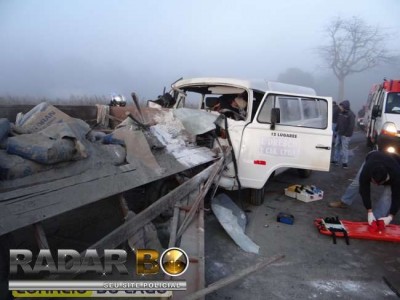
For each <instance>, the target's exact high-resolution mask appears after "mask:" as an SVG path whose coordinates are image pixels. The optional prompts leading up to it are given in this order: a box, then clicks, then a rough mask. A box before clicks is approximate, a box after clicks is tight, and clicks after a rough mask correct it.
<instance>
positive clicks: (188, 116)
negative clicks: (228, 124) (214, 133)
mask: <svg viewBox="0 0 400 300" xmlns="http://www.w3.org/2000/svg"><path fill="white" fill-rule="evenodd" d="M173 114H174V116H175V117H176V118H177V119H179V120H180V121H181V122H182V124H183V126H184V127H185V129H186V130H187V132H189V133H190V134H192V135H199V134H203V133H206V132H208V131H211V130H214V129H215V124H214V121H215V120H216V119H217V117H218V115H214V114H211V113H208V112H205V111H202V110H198V109H190V108H178V109H175V110H174V111H173Z"/></svg>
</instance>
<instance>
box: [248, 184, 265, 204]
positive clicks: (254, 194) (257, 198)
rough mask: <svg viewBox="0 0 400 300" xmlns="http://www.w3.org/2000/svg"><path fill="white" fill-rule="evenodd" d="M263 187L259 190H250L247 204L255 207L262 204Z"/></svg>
mask: <svg viewBox="0 0 400 300" xmlns="http://www.w3.org/2000/svg"><path fill="white" fill-rule="evenodd" d="M264 194H265V187H262V188H261V189H250V198H249V203H250V204H252V205H255V206H260V205H261V204H263V203H264Z"/></svg>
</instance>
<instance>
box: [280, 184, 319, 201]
mask: <svg viewBox="0 0 400 300" xmlns="http://www.w3.org/2000/svg"><path fill="white" fill-rule="evenodd" d="M285 195H286V196H288V197H291V198H295V199H297V200H300V201H303V202H312V201H316V200H321V199H322V198H324V191H322V190H320V189H318V188H317V187H316V186H314V185H299V184H295V185H291V186H289V187H287V188H286V189H285Z"/></svg>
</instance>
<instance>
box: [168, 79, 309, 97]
mask: <svg viewBox="0 0 400 300" xmlns="http://www.w3.org/2000/svg"><path fill="white" fill-rule="evenodd" d="M192 85H199V86H202V85H228V86H234V87H238V88H243V89H252V90H258V91H261V92H264V93H265V92H267V91H275V92H286V93H293V94H303V95H313V96H315V95H316V94H317V93H316V92H315V90H314V89H313V88H310V87H304V86H299V85H294V84H287V83H282V82H274V81H268V80H265V79H237V78H224V77H199V78H190V79H181V80H178V81H177V82H175V83H174V84H172V87H173V88H178V89H182V88H185V86H192Z"/></svg>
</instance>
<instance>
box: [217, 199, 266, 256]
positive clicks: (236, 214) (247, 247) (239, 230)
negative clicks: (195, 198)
mask: <svg viewBox="0 0 400 300" xmlns="http://www.w3.org/2000/svg"><path fill="white" fill-rule="evenodd" d="M211 208H212V211H213V212H214V214H215V216H216V217H217V219H218V221H219V223H220V224H221V225H222V227H223V228H224V229H225V231H226V232H227V233H228V234H229V236H230V237H231V238H232V239H233V240H234V242H235V243H236V244H237V245H238V246H239V247H240V248H242V249H243V250H244V251H246V252H251V253H256V254H258V252H259V250H260V247H259V246H258V245H257V244H255V243H254V242H253V241H252V240H251V239H250V238H249V237H248V236H247V235H246V234H245V229H246V215H245V213H244V212H243V211H242V210H241V209H240V208H239V207H238V206H237V205H236V204H235V203H234V202H233V201H232V200H231V199H230V198H229V197H228V196H227V195H226V194H219V195H217V196H216V197H215V198H213V200H212V202H211Z"/></svg>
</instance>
